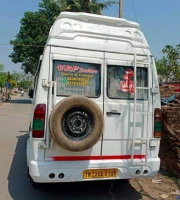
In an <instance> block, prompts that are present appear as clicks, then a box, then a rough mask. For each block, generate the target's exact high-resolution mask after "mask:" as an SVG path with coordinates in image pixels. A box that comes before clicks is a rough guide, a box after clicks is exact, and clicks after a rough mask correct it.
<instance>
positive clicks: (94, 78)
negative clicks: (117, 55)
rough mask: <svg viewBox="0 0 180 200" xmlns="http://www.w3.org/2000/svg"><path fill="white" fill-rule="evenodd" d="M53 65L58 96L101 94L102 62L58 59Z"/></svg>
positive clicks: (93, 95)
mask: <svg viewBox="0 0 180 200" xmlns="http://www.w3.org/2000/svg"><path fill="white" fill-rule="evenodd" d="M53 65H54V67H53V71H54V72H53V76H54V77H53V80H55V81H56V82H57V91H56V94H57V96H69V95H84V96H87V97H92V98H97V97H99V96H100V93H101V80H100V74H101V70H100V69H101V65H100V64H93V63H82V62H71V61H60V60H59V61H57V60H56V61H54V64H53Z"/></svg>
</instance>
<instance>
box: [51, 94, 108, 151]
mask: <svg viewBox="0 0 180 200" xmlns="http://www.w3.org/2000/svg"><path fill="white" fill-rule="evenodd" d="M49 127H50V133H51V136H52V138H53V139H54V141H55V142H56V143H57V144H58V145H59V146H60V147H61V148H63V149H65V150H68V151H73V152H80V151H85V150H87V149H90V148H91V147H93V146H94V145H95V144H96V143H97V142H98V140H99V139H100V137H101V136H102V133H103V127H104V117H103V113H102V111H101V109H100V107H99V106H98V105H97V104H96V103H95V102H94V101H92V100H91V99H89V98H87V97H84V96H70V97H67V98H65V99H63V100H62V101H60V102H59V103H58V104H57V105H56V106H55V107H54V108H53V110H52V112H51V115H50V119H49Z"/></svg>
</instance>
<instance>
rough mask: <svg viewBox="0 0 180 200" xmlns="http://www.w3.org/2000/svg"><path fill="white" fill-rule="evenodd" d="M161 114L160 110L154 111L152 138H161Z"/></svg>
mask: <svg viewBox="0 0 180 200" xmlns="http://www.w3.org/2000/svg"><path fill="white" fill-rule="evenodd" d="M161 133H162V113H161V109H160V108H155V109H154V138H161Z"/></svg>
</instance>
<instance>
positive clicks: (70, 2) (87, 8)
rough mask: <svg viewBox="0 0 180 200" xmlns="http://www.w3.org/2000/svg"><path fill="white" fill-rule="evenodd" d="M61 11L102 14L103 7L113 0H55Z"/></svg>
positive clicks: (109, 4) (106, 7)
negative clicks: (104, 0) (105, 0)
mask: <svg viewBox="0 0 180 200" xmlns="http://www.w3.org/2000/svg"><path fill="white" fill-rule="evenodd" d="M56 1H57V2H58V4H59V6H60V10H61V11H69V12H86V13H92V14H99V15H101V14H102V11H103V10H104V9H108V7H109V6H112V4H115V3H116V2H115V0H111V1H107V2H99V0H56Z"/></svg>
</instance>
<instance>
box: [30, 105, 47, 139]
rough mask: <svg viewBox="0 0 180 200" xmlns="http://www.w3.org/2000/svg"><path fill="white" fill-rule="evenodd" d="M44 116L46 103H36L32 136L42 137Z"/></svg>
mask: <svg viewBox="0 0 180 200" xmlns="http://www.w3.org/2000/svg"><path fill="white" fill-rule="evenodd" d="M45 116H46V104H37V106H36V108H35V110H34V117H33V127H32V137H33V138H43V137H44V124H45Z"/></svg>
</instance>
